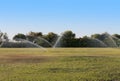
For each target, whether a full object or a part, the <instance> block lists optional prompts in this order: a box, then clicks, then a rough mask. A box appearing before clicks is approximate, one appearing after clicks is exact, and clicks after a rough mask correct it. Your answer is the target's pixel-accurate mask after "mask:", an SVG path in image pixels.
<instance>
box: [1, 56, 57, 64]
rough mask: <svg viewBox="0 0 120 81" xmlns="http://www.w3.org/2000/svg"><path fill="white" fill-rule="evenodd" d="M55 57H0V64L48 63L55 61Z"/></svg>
mask: <svg viewBox="0 0 120 81" xmlns="http://www.w3.org/2000/svg"><path fill="white" fill-rule="evenodd" d="M55 58H56V57H55V56H42V55H27V54H20V55H12V54H11V55H2V56H0V63H41V62H48V61H52V60H53V59H55Z"/></svg>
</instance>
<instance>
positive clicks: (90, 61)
mask: <svg viewBox="0 0 120 81" xmlns="http://www.w3.org/2000/svg"><path fill="white" fill-rule="evenodd" d="M0 81H120V49H119V48H54V49H52V48H48V49H47V50H42V49H36V48H16V49H12V48H1V49H0Z"/></svg>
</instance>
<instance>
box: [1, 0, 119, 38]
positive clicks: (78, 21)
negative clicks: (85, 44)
mask: <svg viewBox="0 0 120 81" xmlns="http://www.w3.org/2000/svg"><path fill="white" fill-rule="evenodd" d="M0 30H1V31H3V32H7V33H8V35H9V36H10V37H12V36H13V35H14V34H17V33H24V34H26V33H28V32H29V31H35V32H39V31H40V32H43V33H44V34H46V33H48V32H51V31H52V32H55V33H58V34H60V33H61V32H64V31H65V30H72V31H73V32H74V33H76V34H77V36H84V35H91V34H93V33H103V32H108V33H110V34H113V33H118V34H120V0H0Z"/></svg>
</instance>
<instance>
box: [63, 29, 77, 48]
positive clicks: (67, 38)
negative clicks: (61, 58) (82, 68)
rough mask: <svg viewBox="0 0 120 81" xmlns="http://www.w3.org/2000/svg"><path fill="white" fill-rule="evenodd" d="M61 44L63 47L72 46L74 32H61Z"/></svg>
mask: <svg viewBox="0 0 120 81" xmlns="http://www.w3.org/2000/svg"><path fill="white" fill-rule="evenodd" d="M62 36H63V37H62V39H61V40H62V46H64V47H73V46H74V44H75V33H73V32H72V31H70V30H68V31H65V32H64V33H63V34H62Z"/></svg>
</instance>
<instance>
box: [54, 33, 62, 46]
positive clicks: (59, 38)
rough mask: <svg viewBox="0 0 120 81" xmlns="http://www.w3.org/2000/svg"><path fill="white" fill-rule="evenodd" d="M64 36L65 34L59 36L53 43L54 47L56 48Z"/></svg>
mask: <svg viewBox="0 0 120 81" xmlns="http://www.w3.org/2000/svg"><path fill="white" fill-rule="evenodd" d="M62 37H63V35H61V36H60V37H58V39H57V41H56V42H55V44H54V45H53V48H56V47H57V46H58V45H59V44H60V42H61V39H62Z"/></svg>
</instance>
